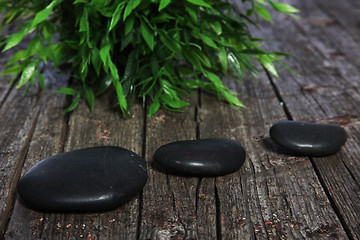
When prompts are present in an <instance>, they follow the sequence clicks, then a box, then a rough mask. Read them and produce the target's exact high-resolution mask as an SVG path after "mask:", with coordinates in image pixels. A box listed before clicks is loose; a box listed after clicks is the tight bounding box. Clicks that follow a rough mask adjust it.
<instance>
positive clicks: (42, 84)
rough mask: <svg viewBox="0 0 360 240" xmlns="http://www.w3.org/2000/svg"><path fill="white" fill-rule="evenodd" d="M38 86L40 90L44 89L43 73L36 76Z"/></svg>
mask: <svg viewBox="0 0 360 240" xmlns="http://www.w3.org/2000/svg"><path fill="white" fill-rule="evenodd" d="M37 80H38V83H39V86H40V88H41V89H42V90H44V89H45V78H44V75H42V74H41V73H38V77H37Z"/></svg>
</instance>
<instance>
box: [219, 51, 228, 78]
mask: <svg viewBox="0 0 360 240" xmlns="http://www.w3.org/2000/svg"><path fill="white" fill-rule="evenodd" d="M227 56H228V53H227V51H226V49H225V48H220V49H219V52H218V57H219V62H220V64H221V67H222V69H223V70H224V72H225V73H226V72H227V71H228V60H227Z"/></svg>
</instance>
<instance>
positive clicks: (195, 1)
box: [187, 0, 212, 8]
mask: <svg viewBox="0 0 360 240" xmlns="http://www.w3.org/2000/svg"><path fill="white" fill-rule="evenodd" d="M187 1H188V2H189V3H192V4H194V5H198V6H202V7H207V8H212V6H211V5H210V4H208V3H207V2H205V1H203V0H187Z"/></svg>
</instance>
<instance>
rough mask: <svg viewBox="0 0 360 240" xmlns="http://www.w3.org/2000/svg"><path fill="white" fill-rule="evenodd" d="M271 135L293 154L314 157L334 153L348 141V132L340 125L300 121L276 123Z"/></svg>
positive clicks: (271, 129)
mask: <svg viewBox="0 0 360 240" xmlns="http://www.w3.org/2000/svg"><path fill="white" fill-rule="evenodd" d="M270 136H271V138H272V139H273V140H274V141H275V142H276V143H277V144H279V145H280V146H281V147H283V148H284V149H287V150H288V151H290V152H291V153H292V154H295V155H303V156H314V157H320V156H327V155H331V154H334V153H336V152H337V151H339V150H340V148H341V146H342V145H343V144H344V143H345V141H346V132H345V130H344V129H343V128H342V127H340V126H338V125H335V124H324V123H310V122H298V121H284V122H279V123H276V124H274V125H273V126H272V127H271V128H270Z"/></svg>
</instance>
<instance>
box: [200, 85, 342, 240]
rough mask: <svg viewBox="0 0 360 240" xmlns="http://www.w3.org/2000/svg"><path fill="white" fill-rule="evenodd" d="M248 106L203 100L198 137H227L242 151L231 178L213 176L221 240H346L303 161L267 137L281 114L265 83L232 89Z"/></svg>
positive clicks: (328, 203) (227, 176)
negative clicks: (239, 165)
mask: <svg viewBox="0 0 360 240" xmlns="http://www.w3.org/2000/svg"><path fill="white" fill-rule="evenodd" d="M233 89H235V90H236V91H237V92H239V93H240V95H241V99H242V100H243V101H244V103H245V104H246V105H247V107H248V108H247V109H245V110H243V112H242V113H238V112H236V111H235V110H234V109H232V108H231V107H230V106H229V105H228V104H225V103H221V102H218V101H217V100H216V99H215V98H214V97H209V96H207V95H203V96H202V101H201V108H200V109H199V117H200V119H201V121H200V137H201V138H209V137H226V138H231V139H234V140H236V141H238V142H240V143H241V144H242V145H243V146H244V148H245V150H246V151H247V159H246V162H245V165H244V166H243V167H242V168H241V169H240V170H239V171H237V172H236V173H233V174H230V175H226V176H222V177H217V178H216V181H215V187H216V191H217V198H218V200H217V204H218V208H219V216H218V225H219V228H220V229H221V236H220V237H221V239H256V238H259V239H266V238H269V239H288V238H289V239H303V238H316V239H328V238H331V237H333V238H338V239H345V238H346V233H345V232H344V230H343V228H342V226H341V223H340V221H339V219H338V218H337V216H336V214H335V212H334V210H333V209H332V206H331V204H330V202H329V201H328V199H327V196H326V194H325V192H324V190H323V189H322V186H321V184H320V182H319V180H318V178H317V176H316V173H315V171H314V169H313V168H312V164H311V162H310V160H309V159H308V158H305V157H292V156H287V155H285V154H284V153H283V152H281V149H279V148H278V147H277V146H276V145H275V144H274V143H273V142H272V141H271V140H270V139H269V136H268V130H269V128H270V126H271V125H272V124H273V123H275V122H277V121H280V120H285V119H286V115H285V113H284V111H283V109H282V107H281V105H280V104H279V101H278V99H277V98H276V96H275V93H274V91H273V90H271V89H272V86H271V85H270V83H269V81H268V80H266V79H264V78H261V79H260V82H259V84H255V83H253V82H249V81H246V82H245V84H244V85H241V84H239V85H237V84H233Z"/></svg>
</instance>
